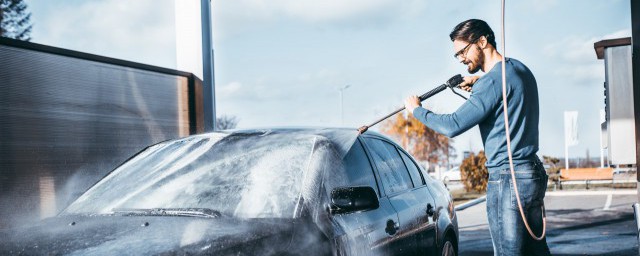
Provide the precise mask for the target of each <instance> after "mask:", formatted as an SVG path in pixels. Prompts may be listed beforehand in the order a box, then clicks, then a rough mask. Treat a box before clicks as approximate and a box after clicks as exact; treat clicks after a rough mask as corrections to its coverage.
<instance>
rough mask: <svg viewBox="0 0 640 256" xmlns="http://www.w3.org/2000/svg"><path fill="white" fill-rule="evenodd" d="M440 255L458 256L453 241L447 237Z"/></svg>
mask: <svg viewBox="0 0 640 256" xmlns="http://www.w3.org/2000/svg"><path fill="white" fill-rule="evenodd" d="M440 255H442V256H456V248H455V247H454V246H453V241H452V240H451V238H449V237H448V236H447V238H446V239H445V240H444V243H443V244H442V248H440Z"/></svg>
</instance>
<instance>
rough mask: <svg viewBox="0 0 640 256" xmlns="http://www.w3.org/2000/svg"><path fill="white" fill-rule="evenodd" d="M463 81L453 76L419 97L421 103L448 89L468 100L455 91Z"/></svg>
mask: <svg viewBox="0 0 640 256" xmlns="http://www.w3.org/2000/svg"><path fill="white" fill-rule="evenodd" d="M462 81H463V80H462V75H460V74H457V75H455V76H453V77H451V78H449V80H447V82H446V83H444V84H442V85H440V86H438V87H436V88H435V89H433V90H431V91H428V92H427V93H425V94H422V95H421V96H420V97H419V98H420V102H423V101H424V100H426V99H428V98H431V96H433V95H436V94H438V93H440V92H441V91H444V90H446V89H447V88H450V89H451V90H452V91H453V93H455V94H457V95H458V96H460V97H462V98H464V99H467V98H465V97H464V96H462V95H460V94H458V93H457V92H456V91H454V90H453V87H457V86H458V85H459V84H461V83H462ZM402 110H404V107H401V108H399V109H398V110H396V111H393V112H392V113H391V114H388V115H386V116H385V117H383V118H380V119H378V120H377V121H375V122H373V123H372V124H370V125H365V126H362V127H360V128H358V131H359V132H360V134H363V133H364V132H366V131H367V130H368V129H369V128H370V127H371V126H374V125H376V124H378V123H380V122H382V121H384V120H385V119H387V118H389V117H391V116H393V115H395V114H396V113H398V112H400V111H402Z"/></svg>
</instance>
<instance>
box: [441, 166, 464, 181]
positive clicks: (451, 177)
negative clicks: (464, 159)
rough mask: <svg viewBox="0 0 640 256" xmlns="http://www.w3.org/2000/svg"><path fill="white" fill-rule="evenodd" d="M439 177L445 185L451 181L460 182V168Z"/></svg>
mask: <svg viewBox="0 0 640 256" xmlns="http://www.w3.org/2000/svg"><path fill="white" fill-rule="evenodd" d="M441 177H442V178H441V180H442V182H444V183H445V184H447V183H449V182H451V181H461V180H462V175H461V174H460V166H456V167H453V168H451V169H449V170H447V171H445V172H444V173H442V176H441Z"/></svg>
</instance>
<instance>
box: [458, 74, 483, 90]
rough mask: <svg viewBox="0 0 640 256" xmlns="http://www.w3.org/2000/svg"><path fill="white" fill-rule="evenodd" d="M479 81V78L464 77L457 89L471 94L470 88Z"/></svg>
mask: <svg viewBox="0 0 640 256" xmlns="http://www.w3.org/2000/svg"><path fill="white" fill-rule="evenodd" d="M478 79H480V77H479V76H464V77H462V83H460V85H458V87H459V88H460V89H462V90H465V91H467V92H471V87H472V86H473V84H475V83H476V81H478Z"/></svg>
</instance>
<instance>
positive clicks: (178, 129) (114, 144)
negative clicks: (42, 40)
mask: <svg viewBox="0 0 640 256" xmlns="http://www.w3.org/2000/svg"><path fill="white" fill-rule="evenodd" d="M25 45H30V44H26V43H25ZM60 51H62V52H63V53H69V52H64V50H60ZM81 57H86V56H81ZM131 66H135V65H131ZM158 70H161V71H162V69H160V68H159V69H158ZM180 74H181V73H180V72H177V71H176V72H173V74H171V72H169V73H167V72H158V71H152V70H148V69H143V68H140V67H139V66H136V67H135V68H134V67H127V66H122V65H116V64H110V63H104V62H100V61H97V60H91V59H86V58H84V59H83V58H78V57H72V56H69V54H66V55H65V54H55V53H51V52H46V51H36V50H33V49H25V48H19V47H15V46H7V45H0V227H3V226H5V227H6V226H8V225H9V224H10V223H12V224H13V223H22V222H24V221H31V220H37V219H39V218H41V217H46V216H48V215H51V214H52V212H59V211H60V210H62V208H63V207H65V206H66V205H67V204H68V203H69V202H70V201H71V200H73V199H75V198H76V197H77V196H78V195H79V193H81V192H82V191H84V190H85V189H87V188H88V187H89V186H91V185H92V184H93V183H95V182H96V181H97V180H98V179H99V178H101V177H102V176H104V175H105V174H107V173H108V172H109V171H111V170H113V168H115V167H116V166H117V165H119V164H120V163H122V162H123V161H125V160H126V159H127V158H129V157H130V156H131V155H133V154H135V153H136V152H138V151H140V150H141V149H143V148H144V147H145V146H148V145H150V144H154V143H157V142H160V141H163V140H168V139H173V138H177V137H182V136H186V135H188V134H190V133H195V132H198V131H202V117H200V116H199V114H198V113H195V111H197V109H201V105H202V102H201V94H200V95H198V94H197V93H201V88H198V86H201V83H200V82H199V81H198V79H197V78H196V77H195V76H192V75H190V74H187V75H186V76H185V75H180ZM185 74H186V73H185ZM52 200H53V201H55V202H51V201H52Z"/></svg>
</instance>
